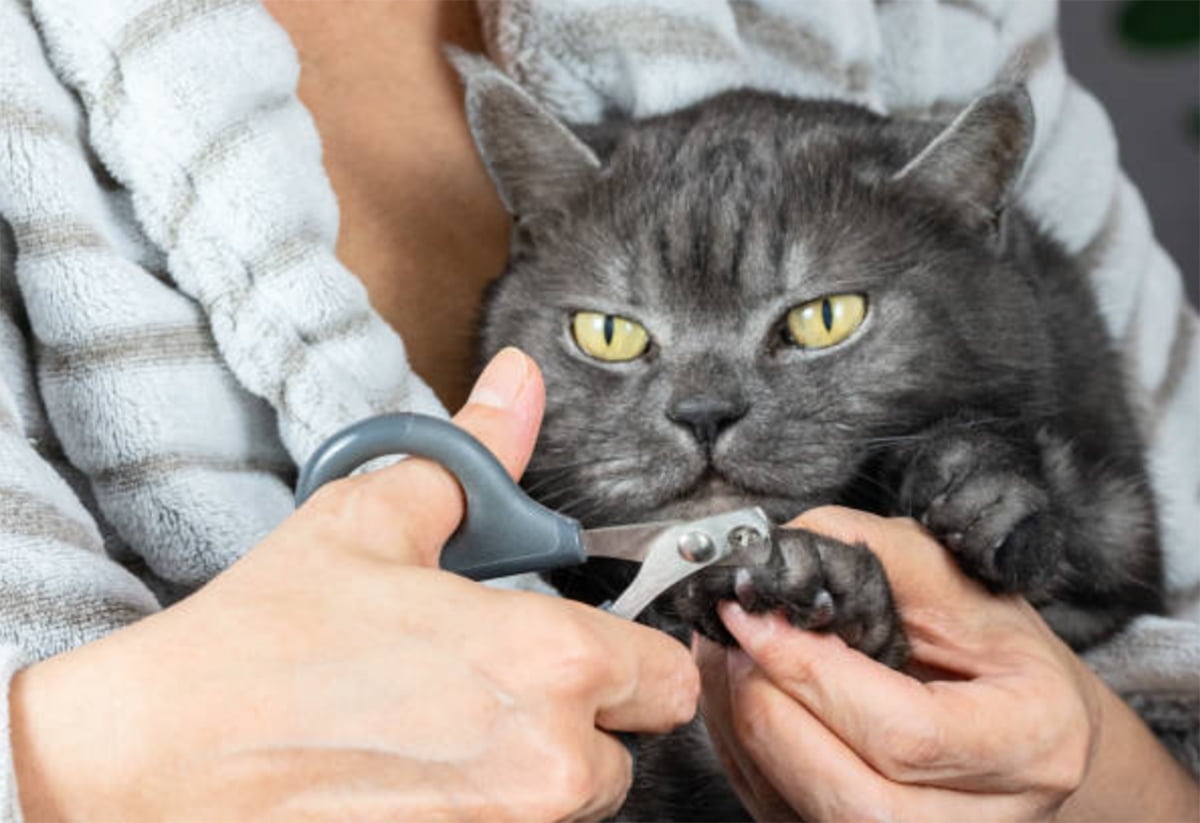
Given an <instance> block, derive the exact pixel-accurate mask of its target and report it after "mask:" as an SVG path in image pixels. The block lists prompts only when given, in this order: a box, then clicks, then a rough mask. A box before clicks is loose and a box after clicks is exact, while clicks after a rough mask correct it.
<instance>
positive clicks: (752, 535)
mask: <svg viewBox="0 0 1200 823" xmlns="http://www.w3.org/2000/svg"><path fill="white" fill-rule="evenodd" d="M725 539H726V540H728V541H729V545H730V546H731V547H733V550H734V551H737V550H739V549H749V548H751V547H753V546H757V545H758V544H759V543H761V542H762V541H763V539H764V536H763V533H762V532H760V531H759V530H758V529H756V528H754V527H753V526H738V527H737V528H735V529H731V530H730V532H729V534H728V535H726V536H725Z"/></svg>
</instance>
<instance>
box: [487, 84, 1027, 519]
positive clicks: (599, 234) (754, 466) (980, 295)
mask: <svg viewBox="0 0 1200 823" xmlns="http://www.w3.org/2000/svg"><path fill="white" fill-rule="evenodd" d="M467 77H468V90H469V93H470V92H471V89H472V85H473V84H472V82H471V81H472V77H471V75H470V74H469V73H468V75H467ZM506 82H507V81H505V80H503V78H500V79H497V78H495V77H493V76H491V75H490V74H489V75H487V76H486V78H485V81H484V82H483V85H485V86H486V85H487V83H499V84H503V83H506ZM501 88H502V89H503V97H504V99H502V100H501V101H500V103H499V104H498V103H497V102H496V93H495V92H494V91H491V92H487V93H477V94H476V97H475V99H474V101H473V103H472V108H471V109H470V111H471V114H472V125H473V127H474V129H475V133H476V137H477V140H478V141H479V143H480V145H481V149H482V150H483V154H484V157H485V160H487V161H488V163H489V168H490V169H491V171H492V173H493V176H494V178H495V179H496V180H497V183H498V185H499V188H500V191H501V194H502V196H503V197H504V198H505V201H506V203H508V205H509V206H510V208H511V209H512V210H513V211H514V212H515V213H516V215H517V217H518V222H517V223H516V225H515V227H514V240H513V249H512V255H511V257H510V261H509V267H508V270H507V272H506V273H505V275H504V276H503V277H502V278H501V280H500V281H498V283H497V284H496V285H495V286H494V288H493V289H492V292H491V294H490V295H489V299H488V303H487V307H486V311H485V317H484V324H483V332H482V342H483V349H484V354H485V355H490V354H492V353H494V352H495V351H497V350H498V349H499V348H501V347H503V346H506V345H515V346H518V347H520V348H522V349H523V350H525V351H526V352H528V353H529V354H531V355H532V356H533V357H534V359H535V360H537V362H538V363H539V365H540V366H541V368H542V370H543V373H544V375H545V379H546V387H547V412H546V418H545V422H544V425H543V428H542V433H541V436H540V439H539V443H538V447H537V451H536V453H535V455H534V458H533V461H532V463H531V465H530V468H529V470H528V472H527V474H526V485H527V488H529V490H530V491H531V492H532V493H533V494H534V495H535V496H537V497H539V498H540V499H542V500H543V502H545V503H547V504H548V505H551V506H553V507H556V508H558V509H560V510H562V511H565V512H567V513H569V514H572V515H574V516H576V517H578V518H580V519H581V520H583V521H585V522H586V523H589V524H601V523H612V522H621V521H627V520H631V519H641V518H650V517H678V516H693V515H697V514H700V513H703V512H708V511H713V510H718V509H725V508H731V507H735V506H738V505H746V504H750V503H754V504H757V505H763V506H764V507H766V508H767V510H768V512H769V513H770V514H771V515H772V516H773V517H775V518H777V519H786V518H787V517H790V516H791V515H793V514H795V513H797V512H798V511H800V510H802V509H803V508H807V507H808V506H811V505H814V504H817V503H821V502H829V501H833V500H837V499H841V498H843V497H844V495H845V493H846V490H847V489H850V488H853V487H855V486H856V485H860V484H862V483H867V484H869V480H868V479H866V474H867V473H866V471H865V467H866V466H867V465H869V463H870V461H871V459H872V456H873V455H874V454H876V453H878V452H879V451H880V450H881V448H882V447H885V446H886V445H888V444H889V443H891V442H893V441H894V438H897V437H903V436H905V434H906V433H908V432H911V431H914V430H915V429H917V428H919V427H920V426H922V425H924V424H925V423H926V422H927V421H929V420H931V419H934V418H935V417H937V416H942V415H944V414H945V410H946V409H947V408H955V407H961V408H970V407H973V406H974V405H976V404H978V403H982V402H986V403H988V404H989V405H990V406H994V405H996V404H997V403H1001V404H1003V403H1005V402H1008V400H1006V394H1007V395H1011V397H1010V398H1009V400H1011V401H1012V402H1017V401H1018V399H1019V398H1018V397H1017V396H1016V395H1017V394H1019V393H1020V392H1022V391H1024V389H1023V388H1022V386H1024V385H1025V384H1026V383H1027V382H1028V381H1027V380H1026V379H1025V376H1026V374H1025V373H1026V372H1027V371H1028V364H1029V361H1030V360H1031V359H1036V354H1035V350H1036V347H1037V343H1038V340H1039V339H1040V334H1039V332H1038V330H1037V329H1036V328H1031V326H1034V325H1035V324H1033V323H1031V322H1029V321H1022V320H1020V318H1021V316H1022V313H1023V312H1026V313H1028V314H1029V316H1030V317H1032V316H1033V312H1032V307H1031V306H1030V305H1029V302H1030V300H1031V299H1032V298H1031V296H1030V292H1029V290H1028V289H1027V288H1023V287H1022V285H1021V278H1020V277H1018V276H1014V275H1013V272H1011V271H1007V270H1006V266H1007V264H1006V262H1005V261H1004V259H1003V256H1002V255H1000V254H998V253H997V244H996V231H995V227H994V223H995V219H996V215H997V213H998V212H999V209H1000V204H1001V202H1002V197H1003V194H1004V193H1005V192H1006V191H1007V183H1003V184H998V185H993V186H992V187H991V190H988V188H987V187H986V186H984V185H983V184H982V183H981V184H979V185H978V186H977V187H976V189H974V190H970V191H968V189H969V188H970V187H969V186H968V187H964V188H962V189H961V190H960V191H959V192H958V194H959V195H961V197H959V198H955V197H950V198H948V197H946V196H945V194H944V186H943V185H942V182H941V181H938V180H933V179H929V177H928V176H927V175H925V174H924V170H923V169H922V168H921V166H922V165H923V164H924V163H926V162H927V161H928V160H929V158H925V159H921V158H920V157H919V154H920V149H921V148H922V147H923V146H927V145H928V146H933V147H934V148H936V145H935V144H931V143H930V140H929V137H930V135H929V132H928V130H923V129H911V128H910V129H908V130H905V129H903V128H897V127H896V126H895V124H892V123H890V122H888V121H886V120H883V119H882V118H879V117H877V116H875V115H872V114H870V113H869V112H866V111H864V110H861V109H857V108H854V107H851V106H841V105H835V104H827V103H819V104H818V103H799V102H796V101H786V100H782V99H780V98H776V97H773V96H768V95H759V94H752V93H746V92H743V93H734V94H731V95H726V96H723V97H721V98H715V99H714V100H711V101H708V102H706V103H703V104H700V105H699V106H697V107H694V108H692V109H689V110H686V111H684V112H680V113H678V114H675V115H671V116H668V117H663V118H658V119H655V120H650V121H643V122H641V123H636V124H626V125H625V126H623V127H621V128H620V130H619V132H617V133H616V136H615V137H614V136H613V134H612V133H611V132H608V131H606V130H591V131H589V130H580V131H579V134H580V135H582V138H583V139H580V137H577V136H576V135H575V134H573V133H572V132H570V131H568V130H567V129H566V128H565V127H563V126H562V125H561V124H558V123H557V122H556V121H553V119H552V118H549V116H548V115H546V114H545V113H544V112H543V111H541V110H540V108H537V104H535V103H532V101H529V100H528V98H526V97H524V95H523V94H520V93H519V91H517V92H515V93H514V92H512V90H511V89H509V88H508V87H507V86H501ZM475 90H476V92H478V84H476V89H475ZM487 94H491V95H492V97H491V98H488V97H487ZM513 94H516V95H519V96H515V97H514V96H512V95H513ZM530 112H534V114H535V115H536V117H531V115H530ZM539 118H541V120H542V121H541V122H539V123H538V128H535V129H533V130H528V129H525V130H524V132H522V130H520V129H518V133H517V134H515V135H514V133H513V131H512V130H511V129H510V128H507V127H506V123H507V124H511V123H513V122H517V123H523V124H525V126H528V124H529V123H530V122H533V121H534V120H537V119H539ZM585 141H586V142H585ZM589 143H590V146H589V145H588V144H589ZM1023 151H1024V144H1023V143H1022V144H1021V146H1019V147H1018V150H1017V153H1018V154H1023ZM914 158H918V160H920V163H918V165H917V166H913V167H912V168H911V169H910V168H906V163H911V162H914V160H913V159H914ZM933 160H934V161H937V163H938V168H937V172H939V173H944V172H945V171H946V169H945V168H944V166H943V164H944V163H945V162H946V160H945V158H942V157H938V158H933ZM1018 160H1019V158H1018ZM972 171H973V172H975V173H976V174H979V173H980V169H979V168H976V169H973V170H972ZM985 171H986V170H985ZM984 177H988V178H989V179H990V178H995V177H996V175H995V174H994V173H990V172H989V173H988V174H985V175H984ZM1009 179H1010V180H1011V175H1010V177H1009ZM989 198H990V199H989ZM976 201H978V202H976ZM1001 340H1003V341H1005V342H1004V344H1003V345H997V343H998V341H1001Z"/></svg>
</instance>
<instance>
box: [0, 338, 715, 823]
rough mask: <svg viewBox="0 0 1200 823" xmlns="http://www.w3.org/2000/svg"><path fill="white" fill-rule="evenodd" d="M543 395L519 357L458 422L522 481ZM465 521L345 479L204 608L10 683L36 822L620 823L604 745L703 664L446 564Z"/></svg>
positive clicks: (454, 495) (428, 493) (419, 479)
mask: <svg viewBox="0 0 1200 823" xmlns="http://www.w3.org/2000/svg"><path fill="white" fill-rule="evenodd" d="M541 397H542V388H541V381H540V376H539V375H538V374H537V371H536V367H534V366H533V365H532V363H531V362H530V361H528V359H527V358H525V357H524V356H523V355H519V354H516V353H513V352H509V353H507V354H505V355H503V356H502V357H501V358H500V359H499V360H498V362H497V363H495V364H494V365H493V366H492V367H491V368H490V369H489V370H488V372H486V373H485V375H484V377H483V378H481V381H480V384H479V386H478V388H477V391H476V393H475V394H474V395H473V401H472V402H471V403H469V404H468V405H467V406H466V407H465V408H464V410H463V411H462V412H460V414H459V415H458V417H457V418H456V422H457V423H458V424H459V425H462V426H463V427H464V428H467V429H468V430H470V431H471V432H472V433H473V434H474V435H475V436H476V437H478V438H479V439H480V440H482V441H483V442H484V443H485V444H487V445H489V447H491V448H492V449H493V450H494V451H495V452H496V454H497V456H498V457H499V458H500V459H501V461H502V462H503V463H504V464H505V466H506V467H508V468H509V470H510V471H512V472H513V473H518V472H519V470H520V468H521V467H522V466H523V465H524V462H525V460H526V459H527V457H528V453H529V451H530V449H531V448H532V444H533V440H534V436H535V433H536V430H537V426H538V420H539V416H540V412H541ZM461 505H462V503H461V495H460V492H459V491H458V487H457V485H456V484H455V483H454V482H453V480H452V479H451V478H450V477H449V475H447V474H446V473H445V472H444V471H443V470H441V469H440V468H437V467H434V466H432V465H431V464H428V463H423V462H420V461H406V462H405V463H403V464H401V465H398V466H394V467H391V468H388V469H385V470H383V471H380V472H377V473H374V474H370V475H365V476H360V477H356V478H351V479H349V480H346V481H339V482H338V483H334V484H331V485H330V486H328V487H326V488H325V489H323V490H322V491H321V492H320V493H318V494H317V495H316V496H314V498H313V499H312V500H311V501H310V503H309V504H307V505H305V506H304V507H302V508H301V509H300V510H298V511H297V513H296V515H295V516H293V517H292V518H290V519H289V520H287V521H286V522H285V523H284V524H283V525H282V526H281V527H280V528H279V529H278V530H277V531H276V532H274V533H273V534H272V535H271V536H269V537H268V538H267V539H266V540H264V541H263V543H261V544H260V545H259V546H257V547H256V548H254V549H253V550H251V551H250V552H249V554H248V555H247V556H246V557H245V558H244V559H243V560H241V561H239V562H238V563H236V564H234V565H233V566H232V567H231V568H230V569H229V570H228V571H227V572H226V573H224V574H222V575H220V576H219V577H217V578H216V579H215V580H214V581H213V582H212V583H210V584H209V585H208V586H206V587H205V588H204V589H202V590H201V591H200V592H198V593H197V594H195V595H193V596H192V597H190V598H188V599H186V600H184V601H182V602H181V603H179V604H177V605H176V606H174V607H172V608H169V609H166V610H165V611H164V612H162V613H161V614H159V615H156V616H154V617H152V618H148V619H146V620H143V621H141V622H139V623H137V624H135V625H134V626H132V627H130V628H128V629H125V630H122V631H119V632H117V633H115V634H113V635H112V636H110V637H108V638H106V639H104V640H101V641H99V642H97V643H94V644H90V645H88V646H85V647H82V648H81V649H78V650H76V651H74V652H70V653H67V654H64V655H61V656H59V657H56V658H52V659H51V660H48V661H46V662H45V663H42V664H38V665H35V666H32V667H30V668H29V669H27V670H25V671H24V672H22V673H21V674H19V675H18V676H17V678H16V680H15V683H14V690H13V694H12V698H11V706H12V718H13V742H14V757H15V759H16V762H17V770H18V780H19V783H20V786H21V792H22V802H23V805H24V808H25V812H26V815H27V817H28V818H29V819H31V820H40V819H78V818H85V819H89V820H103V819H114V820H116V819H120V820H138V819H146V818H169V819H188V818H199V819H264V818H266V819H270V818H271V817H272V816H279V817H287V816H296V815H299V814H301V813H304V814H308V815H310V816H312V817H314V818H315V819H347V818H351V819H362V818H364V817H367V816H369V815H371V816H374V815H378V816H384V817H386V816H387V815H391V816H392V817H397V816H398V817H399V818H401V819H447V818H453V819H466V820H475V819H477V820H494V819H513V820H534V819H542V820H550V819H563V818H567V819H598V818H599V817H602V816H604V815H605V814H609V813H611V812H612V811H614V810H615V809H616V808H617V806H618V805H619V803H620V802H621V799H622V798H623V796H624V793H625V790H626V789H627V787H628V782H629V758H628V754H627V753H626V751H625V749H624V748H623V747H622V746H621V745H620V743H619V742H617V741H616V740H615V739H614V738H613V737H611V736H610V735H608V734H605V733H603V732H601V731H600V729H614V730H615V729H621V730H630V731H664V730H666V729H668V728H670V727H673V726H674V725H677V724H678V723H681V722H683V721H685V720H686V719H688V718H689V717H690V716H691V713H692V711H693V710H694V706H695V699H696V694H697V690H698V681H697V678H696V673H695V669H694V667H693V666H692V665H691V662H690V661H689V660H688V659H687V655H686V652H685V651H684V650H683V649H681V648H679V646H678V644H676V643H674V642H673V641H672V640H670V638H667V637H666V636H665V635H661V634H660V633H657V632H654V631H652V630H650V629H647V628H645V627H641V626H637V625H634V624H631V623H626V622H624V621H620V620H618V619H616V618H613V617H610V616H609V615H605V614H603V613H601V612H599V611H597V610H595V609H590V608H587V607H584V606H581V605H579V604H575V603H570V602H567V601H561V600H557V599H554V598H549V597H545V596H542V595H537V594H532V593H527V592H509V591H499V590H492V589H488V588H486V587H483V586H480V585H478V584H475V583H472V582H469V581H466V580H464V579H461V578H458V577H455V576H453V575H450V574H448V573H445V572H441V571H439V570H437V569H435V568H432V567H431V566H432V565H433V564H434V563H435V561H436V558H437V554H438V551H439V550H440V547H441V544H442V543H443V542H444V540H445V539H446V537H448V536H449V534H450V533H451V532H452V531H453V529H454V527H455V525H456V524H457V522H458V520H459V519H460V516H461Z"/></svg>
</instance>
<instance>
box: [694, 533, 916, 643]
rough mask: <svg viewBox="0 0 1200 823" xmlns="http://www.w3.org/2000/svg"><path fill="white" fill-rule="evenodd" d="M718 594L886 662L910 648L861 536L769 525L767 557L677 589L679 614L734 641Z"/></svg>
mask: <svg viewBox="0 0 1200 823" xmlns="http://www.w3.org/2000/svg"><path fill="white" fill-rule="evenodd" d="M722 600H735V601H737V602H738V603H739V604H740V605H741V606H742V608H743V609H745V610H746V611H748V612H750V613H752V614H762V613H766V612H772V611H778V612H781V613H782V614H783V615H784V617H786V618H787V620H788V621H789V622H790V623H791V624H792V625H794V626H796V627H797V628H801V629H814V630H818V631H827V632H833V633H835V634H837V635H838V636H840V637H841V638H842V639H843V640H845V641H846V643H847V644H849V645H851V646H853V647H854V648H857V649H859V650H860V651H862V652H864V653H865V654H868V655H870V656H871V657H874V658H875V659H877V660H879V661H881V662H883V663H885V664H887V665H889V666H893V667H896V666H899V665H900V664H901V663H903V662H904V660H905V659H906V657H907V655H908V642H907V640H906V638H905V636H904V630H903V628H902V627H901V623H900V618H899V615H898V614H897V612H896V607H895V604H894V602H893V600H892V593H891V588H890V587H889V586H888V582H887V576H886V575H885V574H884V571H883V566H882V565H881V564H880V563H879V560H878V559H877V558H876V557H875V555H874V554H872V553H871V551H870V549H868V548H867V547H866V546H865V545H863V544H861V543H858V544H853V543H843V542H841V541H840V540H834V539H833V538H831V537H826V536H825V535H822V534H817V533H816V532H811V531H807V530H804V529H775V530H774V549H773V551H772V553H771V556H770V558H769V559H768V560H767V562H765V563H763V564H762V565H757V566H712V567H709V568H707V569H705V570H704V571H702V572H700V573H698V574H696V575H693V576H692V577H691V578H689V579H688V580H686V581H684V582H683V583H682V584H681V585H680V586H679V587H678V588H677V589H676V591H675V608H676V610H677V612H678V614H679V616H680V617H681V618H683V619H684V620H685V621H687V622H688V623H690V624H691V625H692V627H693V628H695V629H696V630H697V631H699V632H700V633H701V634H703V635H704V636H706V637H708V638H710V639H711V640H714V641H716V642H718V643H723V644H725V645H736V643H735V641H734V639H733V637H732V636H731V635H730V634H729V632H728V631H727V630H726V629H725V626H724V624H722V623H721V619H720V616H719V615H718V614H717V604H718V603H719V602H720V601H722Z"/></svg>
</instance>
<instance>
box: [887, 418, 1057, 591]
mask: <svg viewBox="0 0 1200 823" xmlns="http://www.w3.org/2000/svg"><path fill="white" fill-rule="evenodd" d="M899 459H900V460H902V461H903V462H904V463H905V464H906V465H904V467H903V469H902V476H901V480H900V484H899V498H898V508H899V512H898V513H900V514H906V515H909V516H911V517H915V518H916V519H917V520H919V521H920V522H921V523H922V524H924V525H925V527H926V528H928V529H929V531H930V532H932V533H933V535H934V536H935V537H937V538H938V540H939V541H940V542H941V543H942V544H943V545H945V546H946V547H947V548H948V549H950V550H951V551H953V552H954V553H955V554H956V555H957V556H958V559H959V563H960V564H961V565H962V566H963V568H964V570H965V571H966V572H967V573H968V574H970V575H971V576H973V577H975V578H976V579H978V580H980V581H981V582H983V583H985V584H987V586H988V587H989V588H991V589H992V590H994V591H1001V592H1018V593H1021V594H1025V595H1027V596H1037V595H1040V594H1043V593H1045V592H1046V591H1047V590H1048V589H1049V588H1050V587H1051V586H1052V584H1053V583H1054V582H1055V580H1056V578H1057V577H1058V576H1059V574H1060V572H1061V565H1062V558H1063V553H1064V546H1065V534H1066V524H1065V523H1064V522H1063V518H1062V516H1061V513H1060V512H1059V511H1057V510H1056V507H1055V506H1054V505H1053V501H1052V499H1051V494H1050V491H1049V489H1048V487H1047V483H1046V481H1045V479H1044V478H1043V477H1042V472H1041V465H1040V463H1041V461H1040V459H1039V455H1038V450H1037V449H1036V447H1035V445H1034V444H1033V443H1032V442H1030V439H1029V438H1028V437H1027V436H1025V435H1023V434H1021V433H1019V432H1014V433H1009V432H999V431H989V430H987V429H983V428H980V427H974V426H971V425H970V424H967V423H963V422H960V421H953V422H950V423H946V424H944V425H941V426H938V427H935V428H933V429H931V430H929V431H928V432H926V433H925V434H924V436H922V437H921V438H920V439H919V440H918V441H917V445H916V446H915V447H911V448H910V449H908V450H907V452H906V453H904V454H902V455H901V456H900V458H899Z"/></svg>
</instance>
